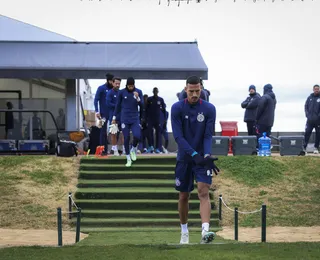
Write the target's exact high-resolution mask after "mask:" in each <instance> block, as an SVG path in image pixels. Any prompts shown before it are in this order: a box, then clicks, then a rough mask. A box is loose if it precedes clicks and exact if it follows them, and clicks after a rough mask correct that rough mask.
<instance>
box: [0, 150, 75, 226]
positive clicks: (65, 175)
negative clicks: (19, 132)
mask: <svg viewBox="0 0 320 260" xmlns="http://www.w3.org/2000/svg"><path fill="white" fill-rule="evenodd" d="M76 160H77V159H75V158H57V157H55V156H0V201H1V203H0V220H1V221H0V227H2V228H23V229H26V228H46V229H48V228H52V229H55V228H56V225H57V224H56V216H55V213H56V208H57V207H59V206H62V207H64V208H65V205H66V201H67V199H66V198H67V194H68V191H70V189H71V190H72V191H74V190H75V185H76V177H77V175H76V171H77V168H78V167H77V165H76ZM71 182H74V185H73V186H72V185H71V184H70V183H71ZM73 187H74V188H73ZM65 219H66V217H65V218H64V220H65ZM65 227H68V225H65Z"/></svg>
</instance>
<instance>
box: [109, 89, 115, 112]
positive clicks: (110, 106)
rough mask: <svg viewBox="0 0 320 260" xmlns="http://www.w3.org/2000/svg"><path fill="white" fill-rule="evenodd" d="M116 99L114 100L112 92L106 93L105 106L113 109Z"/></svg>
mask: <svg viewBox="0 0 320 260" xmlns="http://www.w3.org/2000/svg"><path fill="white" fill-rule="evenodd" d="M116 102H117V99H115V98H114V93H113V91H111V90H110V91H108V93H107V106H108V107H109V108H111V109H114V108H115V107H116Z"/></svg>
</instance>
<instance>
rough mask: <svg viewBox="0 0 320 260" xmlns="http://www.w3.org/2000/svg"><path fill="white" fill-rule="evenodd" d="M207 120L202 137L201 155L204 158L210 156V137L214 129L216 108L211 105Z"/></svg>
mask: <svg viewBox="0 0 320 260" xmlns="http://www.w3.org/2000/svg"><path fill="white" fill-rule="evenodd" d="M209 109H210V111H209V113H208V118H207V120H206V128H205V132H204V136H203V153H204V157H207V156H210V155H211V149H212V136H213V133H214V127H215V124H216V108H215V106H213V105H212V107H210V108H209Z"/></svg>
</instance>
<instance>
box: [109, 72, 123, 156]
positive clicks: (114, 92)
mask: <svg viewBox="0 0 320 260" xmlns="http://www.w3.org/2000/svg"><path fill="white" fill-rule="evenodd" d="M112 84H113V89H111V90H109V91H108V93H107V107H108V110H109V117H108V120H109V124H111V121H112V117H113V113H114V110H115V107H116V104H117V99H118V94H119V88H120V84H121V79H120V78H113V80H112ZM117 119H118V120H117V124H118V130H119V132H121V117H120V113H119V114H118V115H117ZM119 132H118V133H116V134H112V133H111V144H112V148H111V154H112V153H113V155H115V156H119V151H118V146H117V142H118V139H119V136H120V133H119Z"/></svg>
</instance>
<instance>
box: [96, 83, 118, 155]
mask: <svg viewBox="0 0 320 260" xmlns="http://www.w3.org/2000/svg"><path fill="white" fill-rule="evenodd" d="M112 88H113V86H112V85H109V84H107V83H105V84H103V85H101V86H100V87H98V89H97V92H96V95H95V97H94V102H93V103H94V109H95V111H96V113H98V112H99V113H100V116H101V118H105V119H106V122H105V124H104V125H103V126H102V128H101V130H100V145H104V147H107V145H108V143H107V121H108V117H109V109H108V106H107V93H108V91H109V90H111V89H112ZM105 150H106V151H107V149H105Z"/></svg>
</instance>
